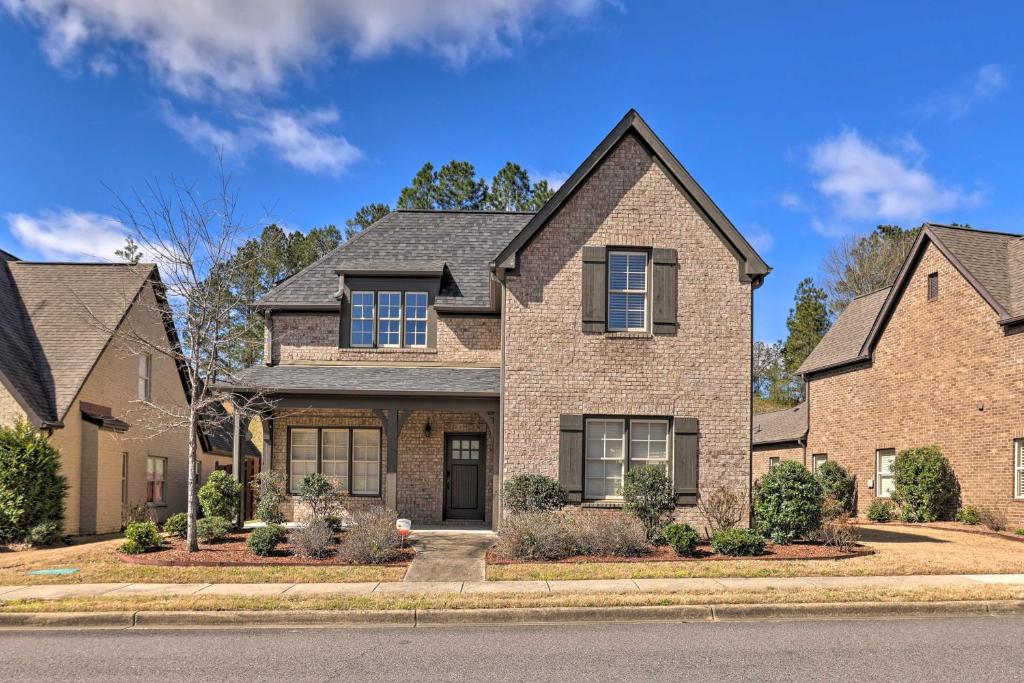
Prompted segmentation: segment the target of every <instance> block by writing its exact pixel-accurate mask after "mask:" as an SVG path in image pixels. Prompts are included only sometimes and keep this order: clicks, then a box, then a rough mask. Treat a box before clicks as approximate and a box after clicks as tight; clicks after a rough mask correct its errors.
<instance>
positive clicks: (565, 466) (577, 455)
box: [558, 415, 583, 503]
mask: <svg viewBox="0 0 1024 683" xmlns="http://www.w3.org/2000/svg"><path fill="white" fill-rule="evenodd" d="M558 481H560V482H561V483H562V486H564V487H565V488H566V490H567V491H568V492H569V502H570V503H579V502H580V501H582V500H583V416H582V415H562V416H561V418H560V422H559V439H558Z"/></svg>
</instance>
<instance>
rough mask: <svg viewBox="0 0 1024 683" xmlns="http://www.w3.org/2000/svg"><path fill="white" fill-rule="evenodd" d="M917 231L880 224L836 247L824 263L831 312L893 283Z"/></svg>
mask: <svg viewBox="0 0 1024 683" xmlns="http://www.w3.org/2000/svg"><path fill="white" fill-rule="evenodd" d="M917 233H918V229H910V230H904V229H903V228H901V227H899V226H898V225H879V226H878V227H877V228H876V229H875V230H874V232H871V233H870V234H867V235H857V236H853V237H848V238H846V239H844V240H843V241H841V242H840V243H839V244H838V245H836V246H835V247H833V248H832V250H831V251H829V253H828V256H826V257H825V260H824V262H823V263H822V265H821V268H822V270H823V271H824V274H825V290H826V291H827V292H828V296H829V308H830V311H831V313H832V314H833V315H839V314H840V313H842V312H843V310H845V309H846V306H847V305H848V304H849V303H850V301H851V300H852V299H854V298H856V297H858V296H862V295H864V294H868V293H870V292H874V291H877V290H879V289H882V288H883V287H888V286H890V285H891V284H892V283H893V282H894V281H895V280H896V276H897V275H898V274H899V272H900V268H902V267H903V262H904V261H905V260H906V258H907V254H909V253H910V248H911V247H912V246H913V245H914V240H916V239H917Z"/></svg>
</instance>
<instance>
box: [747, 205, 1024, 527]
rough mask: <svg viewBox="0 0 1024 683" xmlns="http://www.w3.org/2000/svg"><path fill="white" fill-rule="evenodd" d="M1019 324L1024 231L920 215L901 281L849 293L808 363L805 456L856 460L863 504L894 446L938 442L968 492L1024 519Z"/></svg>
mask: <svg viewBox="0 0 1024 683" xmlns="http://www.w3.org/2000/svg"><path fill="white" fill-rule="evenodd" d="M1022 332H1024V237H1022V236H1021V235H1017V234H1009V233H998V232H988V231H983V230H972V229H966V228H959V227H951V226H943V225H933V224H926V225H924V226H923V227H922V230H921V233H920V236H919V238H918V240H917V242H916V243H915V244H914V247H913V249H912V251H911V253H910V255H909V256H908V258H907V260H906V262H905V263H904V265H903V268H902V270H901V271H900V274H899V276H898V277H897V279H896V281H895V283H894V284H893V286H892V287H891V288H887V289H883V290H881V291H878V292H874V293H872V294H867V295H865V296H862V297H860V298H858V299H855V300H854V301H853V302H851V303H850V305H849V306H848V307H847V309H846V310H845V311H844V312H843V313H842V315H840V316H839V318H838V319H837V320H836V323H835V325H834V326H833V327H832V329H831V330H830V331H829V333H828V334H827V335H826V336H825V337H824V338H823V339H822V340H821V342H820V343H819V344H818V346H817V347H816V348H815V349H814V351H813V352H812V353H811V354H810V356H808V358H807V360H806V361H805V362H804V363H803V365H802V366H801V367H800V369H799V372H800V374H801V375H803V377H804V379H805V380H806V382H807V406H808V410H807V412H808V419H809V429H808V432H807V436H806V441H805V442H804V443H805V454H806V455H805V462H807V460H806V458H811V459H817V460H819V461H823V460H825V459H831V460H835V461H836V462H839V463H840V464H842V465H843V466H844V467H846V468H848V469H849V470H850V471H851V473H852V474H854V475H855V476H856V478H857V499H858V513H859V514H861V515H863V514H864V513H865V512H866V511H867V508H868V505H869V504H870V503H871V501H873V500H874V499H875V498H877V497H887V496H888V495H889V494H890V492H891V488H892V478H891V476H890V472H889V467H890V465H891V463H892V460H893V458H894V457H895V454H896V453H897V452H899V451H900V450H903V449H905V448H911V447H915V446H925V445H930V444H936V445H938V446H939V447H940V448H941V449H942V452H943V453H944V454H945V456H946V457H947V458H948V459H949V461H950V463H951V465H952V466H953V469H954V470H955V472H956V476H957V478H958V480H959V483H960V488H961V500H962V502H963V504H968V505H978V506H982V507H985V508H988V509H990V510H992V511H994V512H997V513H999V514H1001V515H1002V516H1003V517H1005V519H1006V522H1007V523H1008V524H1011V525H1014V526H1018V527H1019V526H1024V453H1022V450H1024V334H1021V333H1022ZM765 417H766V416H761V419H765ZM769 419H771V418H769ZM765 457H767V455H766V452H763V451H761V450H760V449H758V448H755V453H754V467H755V468H761V467H764V464H763V462H760V461H763V460H764V458H765Z"/></svg>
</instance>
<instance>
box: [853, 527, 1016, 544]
mask: <svg viewBox="0 0 1024 683" xmlns="http://www.w3.org/2000/svg"><path fill="white" fill-rule="evenodd" d="M872 524H875V525H877V526H888V525H892V526H904V527H912V528H918V529H922V528H923V529H945V530H947V531H959V532H961V533H965V534H977V535H979V536H995V537H996V538H1007V539H1009V540H1011V541H1017V542H1018V543H1024V536H1021V535H1020V534H1017V533H1014V532H1013V531H1012V530H1010V529H1003V530H1002V531H994V530H992V529H989V528H987V527H984V526H981V525H974V524H963V523H961V522H926V523H924V524H907V523H905V522H884V523H880V522H873V523H872Z"/></svg>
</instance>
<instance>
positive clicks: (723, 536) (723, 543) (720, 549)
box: [711, 529, 765, 556]
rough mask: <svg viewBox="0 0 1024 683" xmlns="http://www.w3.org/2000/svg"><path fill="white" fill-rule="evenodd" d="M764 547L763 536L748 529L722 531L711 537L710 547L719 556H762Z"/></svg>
mask: <svg viewBox="0 0 1024 683" xmlns="http://www.w3.org/2000/svg"><path fill="white" fill-rule="evenodd" d="M764 546H765V542H764V536H762V535H761V534H759V533H757V532H756V531H752V530H750V529H723V530H722V531H719V532H718V533H717V534H715V535H714V536H712V537H711V547H712V548H714V549H715V552H716V553H718V554H719V555H730V556H752V555H763V554H764Z"/></svg>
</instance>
